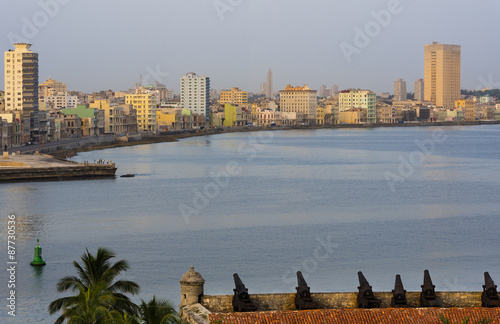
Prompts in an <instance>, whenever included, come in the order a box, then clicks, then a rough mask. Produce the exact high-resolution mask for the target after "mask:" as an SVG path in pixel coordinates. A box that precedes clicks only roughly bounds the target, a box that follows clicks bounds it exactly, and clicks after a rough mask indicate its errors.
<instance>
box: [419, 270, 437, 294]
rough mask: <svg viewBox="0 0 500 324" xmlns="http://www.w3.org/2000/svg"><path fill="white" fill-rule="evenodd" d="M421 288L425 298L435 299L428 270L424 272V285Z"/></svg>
mask: <svg viewBox="0 0 500 324" xmlns="http://www.w3.org/2000/svg"><path fill="white" fill-rule="evenodd" d="M421 287H422V293H423V295H424V297H425V298H435V296H436V291H435V289H434V288H435V287H436V286H434V285H433V284H432V279H431V275H430V274H429V270H425V271H424V284H423V285H422V286H421Z"/></svg>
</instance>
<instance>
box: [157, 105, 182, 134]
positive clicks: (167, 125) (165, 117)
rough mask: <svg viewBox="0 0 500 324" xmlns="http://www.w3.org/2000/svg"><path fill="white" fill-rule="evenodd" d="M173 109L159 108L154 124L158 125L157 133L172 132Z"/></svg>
mask: <svg viewBox="0 0 500 324" xmlns="http://www.w3.org/2000/svg"><path fill="white" fill-rule="evenodd" d="M176 110H180V109H175V108H161V109H158V110H157V111H156V123H157V124H158V131H159V132H166V131H167V130H172V129H173V126H174V124H175V112H176Z"/></svg>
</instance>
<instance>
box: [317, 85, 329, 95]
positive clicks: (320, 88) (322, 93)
mask: <svg viewBox="0 0 500 324" xmlns="http://www.w3.org/2000/svg"><path fill="white" fill-rule="evenodd" d="M326 90H328V87H327V86H326V85H324V84H323V85H322V86H321V87H319V96H320V97H321V98H323V97H327V95H326V94H325V93H326Z"/></svg>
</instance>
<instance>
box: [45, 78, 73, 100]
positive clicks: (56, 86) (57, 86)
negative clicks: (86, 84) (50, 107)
mask: <svg viewBox="0 0 500 324" xmlns="http://www.w3.org/2000/svg"><path fill="white" fill-rule="evenodd" d="M67 88H68V87H67V86H66V84H64V83H62V82H59V81H56V80H54V79H52V78H51V77H49V78H48V79H47V81H45V82H44V83H42V84H40V85H39V86H38V96H39V97H40V98H45V97H48V96H56V95H58V94H62V93H66V91H67Z"/></svg>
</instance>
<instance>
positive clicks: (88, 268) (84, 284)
mask: <svg viewBox="0 0 500 324" xmlns="http://www.w3.org/2000/svg"><path fill="white" fill-rule="evenodd" d="M115 256H116V255H115V254H114V252H112V251H111V250H108V249H105V248H102V247H100V248H99V249H98V250H97V254H96V255H95V256H94V255H92V254H91V253H90V252H89V251H88V250H86V253H84V254H83V255H82V256H81V260H82V265H80V264H79V263H78V262H76V261H73V266H74V267H75V268H76V271H77V273H78V276H67V277H64V278H62V279H60V280H59V282H58V283H57V291H58V292H65V291H68V290H71V291H74V292H77V291H78V292H79V294H78V295H77V296H72V297H62V298H59V299H57V300H55V301H53V302H52V303H50V305H49V307H48V310H49V313H50V314H54V313H56V312H58V311H60V310H62V311H63V315H62V316H61V317H59V318H58V319H57V321H56V323H57V324H60V323H63V322H64V320H65V319H71V318H73V317H75V318H76V317H77V316H76V314H75V312H77V311H83V310H84V309H85V307H84V306H83V305H79V303H81V302H82V298H81V297H82V296H81V295H82V294H86V295H88V296H90V295H91V294H92V293H94V294H97V291H94V290H99V291H101V293H102V294H103V296H104V295H105V296H111V297H112V303H110V302H109V300H107V301H106V303H105V306H104V307H106V309H107V310H108V311H109V312H111V311H113V310H114V311H117V312H120V313H128V314H129V315H133V316H135V315H137V314H138V306H137V305H135V304H134V303H133V302H131V301H130V299H129V298H128V297H127V296H126V295H125V294H127V293H129V294H132V295H135V294H137V293H139V285H138V284H136V283H135V282H132V281H127V280H115V279H116V277H117V276H118V275H120V273H121V272H124V271H127V269H128V268H129V266H128V263H127V261H125V260H119V261H117V262H115V263H114V264H112V263H111V261H110V260H111V259H112V258H114V257H115ZM100 314H104V312H102V311H100ZM69 315H71V316H69ZM106 316H107V317H109V316H110V313H109V314H107V315H106ZM102 320H103V319H102V318H101V316H100V317H99V318H97V320H96V321H95V322H86V323H100V322H101V321H102ZM70 322H71V320H70ZM75 323H79V322H75Z"/></svg>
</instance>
